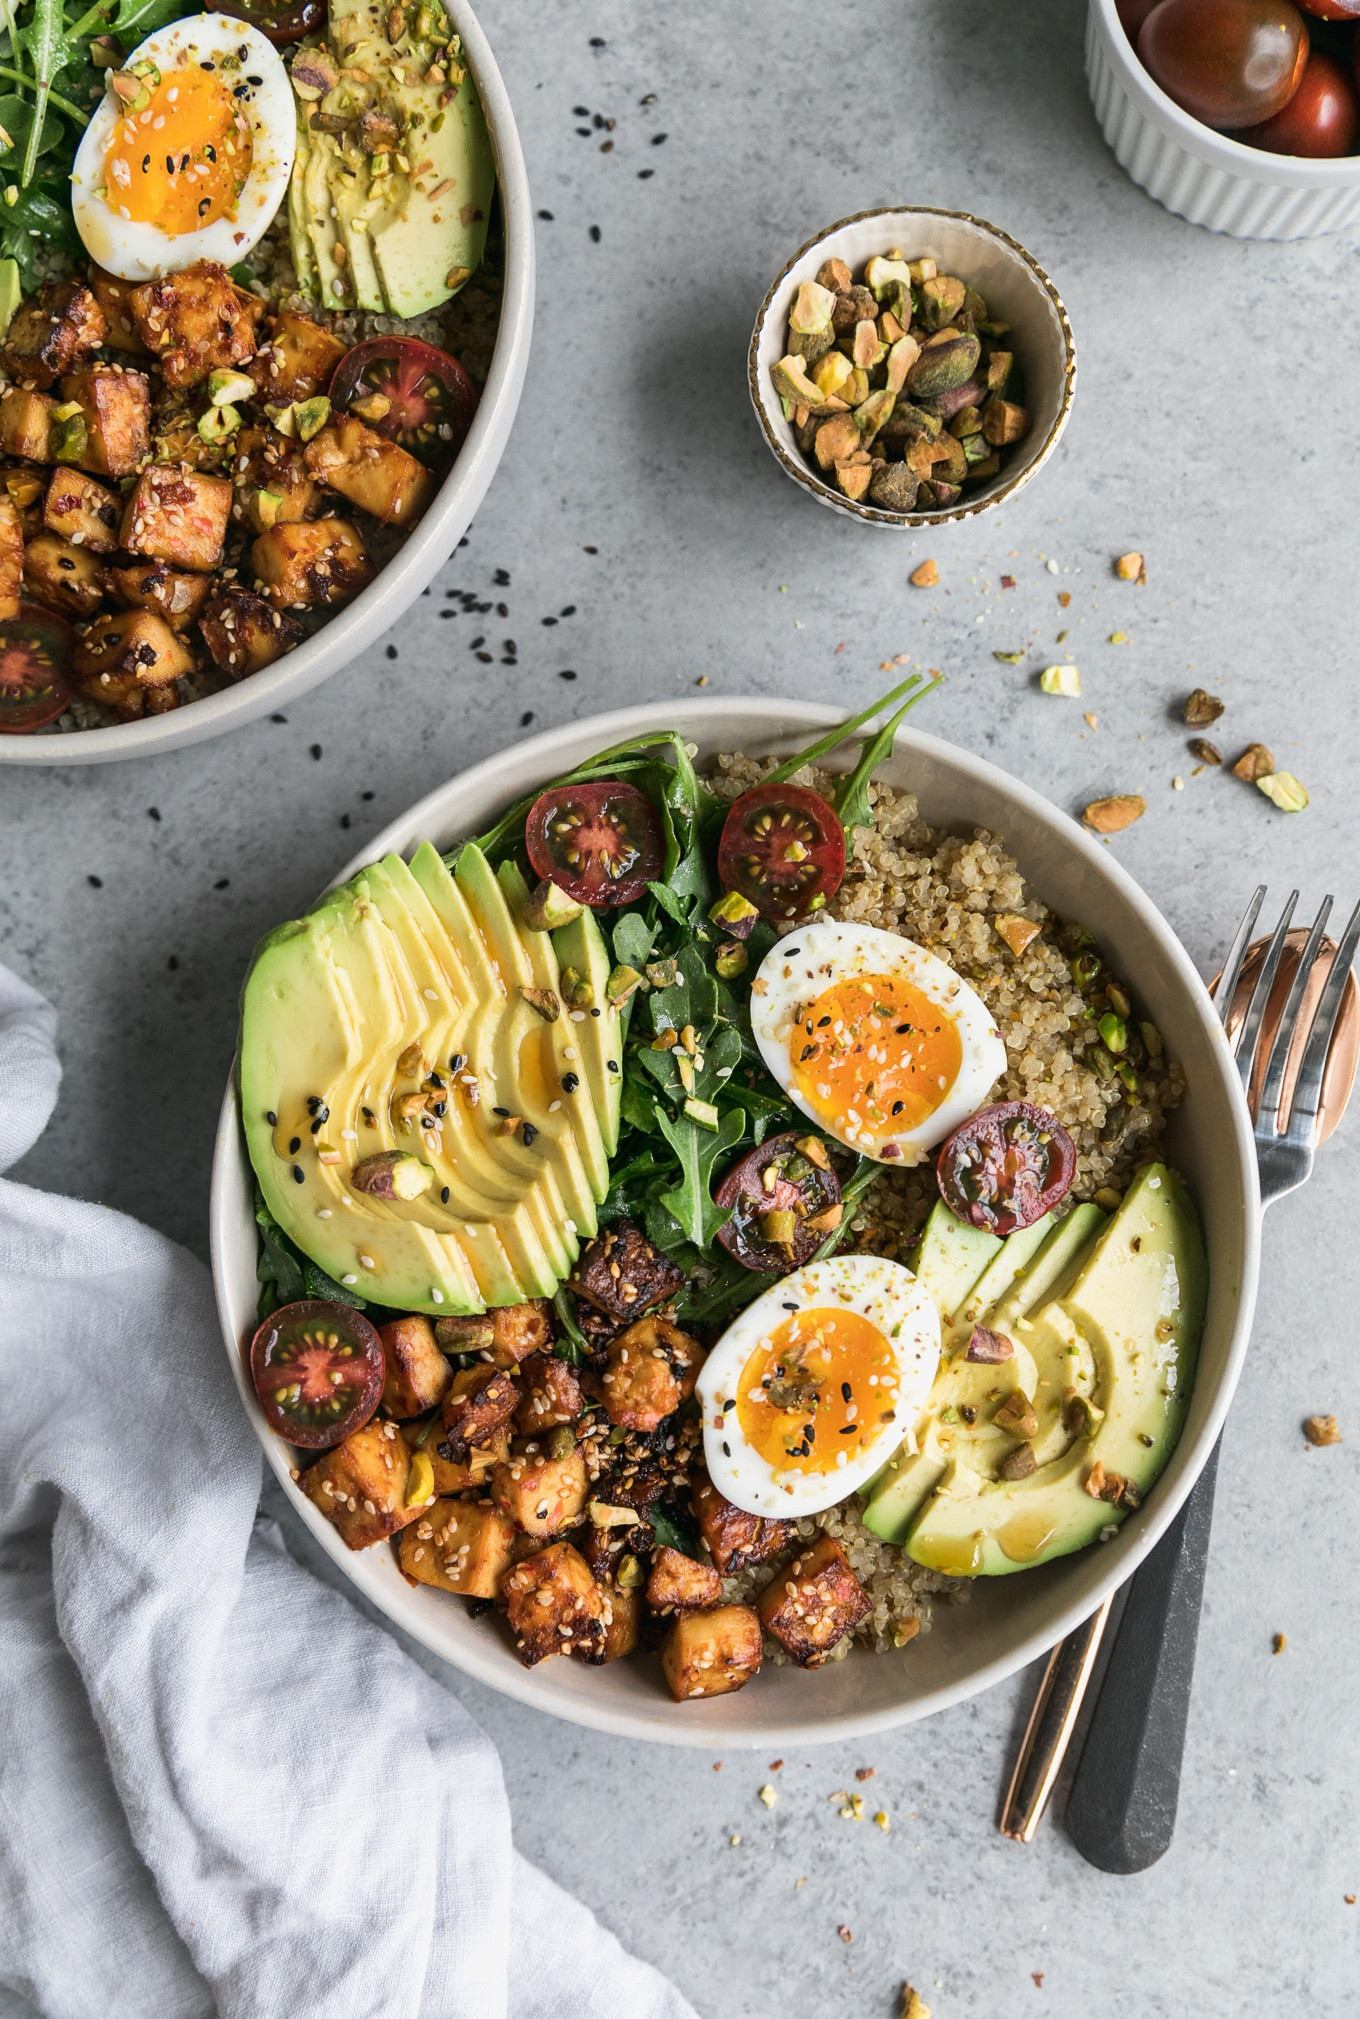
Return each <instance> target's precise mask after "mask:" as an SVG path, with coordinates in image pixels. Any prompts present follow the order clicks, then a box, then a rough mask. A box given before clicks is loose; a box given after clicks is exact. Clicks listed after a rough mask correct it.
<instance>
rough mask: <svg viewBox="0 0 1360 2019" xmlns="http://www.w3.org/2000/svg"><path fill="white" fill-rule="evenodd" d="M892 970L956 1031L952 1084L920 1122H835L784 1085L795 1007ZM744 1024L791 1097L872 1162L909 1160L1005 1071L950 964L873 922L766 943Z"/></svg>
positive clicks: (1002, 1051)
mask: <svg viewBox="0 0 1360 2019" xmlns="http://www.w3.org/2000/svg"><path fill="white" fill-rule="evenodd" d="M889 974H890V975H895V976H897V977H898V978H899V979H900V980H901V981H904V982H908V983H910V984H911V986H912V987H913V988H917V989H919V990H920V991H921V994H922V995H923V996H925V997H926V999H927V1000H928V1001H930V1002H932V1003H935V1004H937V1005H938V1007H939V1008H940V1009H941V1010H942V1011H943V1013H944V1015H945V1017H946V1018H947V1020H948V1021H949V1022H950V1023H951V1024H953V1026H954V1028H955V1030H956V1031H957V1033H958V1037H959V1045H960V1049H961V1054H962V1056H961V1058H960V1061H959V1070H958V1073H957V1074H956V1076H955V1079H954V1083H953V1085H952V1086H950V1087H949V1088H947V1089H946V1090H945V1096H944V1099H943V1100H942V1101H941V1102H940V1105H939V1106H938V1107H937V1108H935V1109H934V1110H933V1111H932V1112H931V1113H930V1114H929V1115H927V1116H926V1117H925V1119H924V1121H921V1122H918V1123H917V1124H916V1126H915V1127H914V1128H910V1129H902V1130H899V1131H898V1132H897V1133H895V1134H879V1133H877V1132H876V1131H873V1130H869V1129H866V1130H865V1132H864V1134H863V1136H862V1137H861V1136H860V1135H859V1133H858V1132H857V1131H856V1130H855V1128H854V1124H853V1123H848V1122H847V1123H846V1124H844V1125H840V1124H838V1123H836V1122H833V1121H830V1120H828V1119H827V1118H826V1117H825V1116H824V1115H820V1114H818V1112H817V1111H816V1109H815V1108H813V1107H812V1106H811V1105H810V1104H809V1103H808V1102H807V1101H806V1100H804V1098H803V1097H802V1095H801V1094H800V1093H799V1091H798V1090H797V1088H796V1087H795V1086H794V1084H793V1062H792V1058H791V1054H790V1039H791V1037H792V1036H793V1034H794V1032H795V1029H796V1025H797V1017H798V1011H799V1008H800V1007H801V1006H802V1005H804V1004H806V1003H810V1002H812V1001H814V1000H815V999H816V997H818V996H820V995H821V994H822V993H823V991H824V990H826V989H828V988H831V987H833V986H834V985H835V984H836V983H837V982H839V981H844V980H847V979H850V978H853V977H854V976H855V975H889ZM751 1029H752V1031H753V1033H754V1035H755V1041H756V1043H757V1045H758V1046H759V1047H760V1055H761V1057H762V1058H763V1059H764V1061H765V1063H766V1065H767V1066H768V1067H769V1069H770V1072H771V1074H772V1075H773V1077H774V1078H775V1079H776V1080H777V1081H778V1082H779V1085H780V1086H781V1087H782V1088H783V1090H784V1092H785V1094H786V1095H787V1097H788V1099H789V1100H790V1101H792V1102H793V1104H794V1106H795V1107H797V1108H801V1110H802V1112H803V1113H804V1114H805V1115H806V1116H807V1117H808V1118H809V1120H810V1121H813V1122H815V1123H816V1124H817V1126H818V1128H819V1129H824V1130H825V1131H826V1133H827V1134H828V1135H832V1136H835V1137H836V1138H837V1139H838V1140H839V1141H841V1142H843V1143H844V1144H845V1145H846V1147H847V1148H848V1149H852V1150H856V1151H858V1153H859V1154H860V1156H863V1157H873V1158H875V1159H877V1161H878V1162H879V1163H894V1162H901V1163H904V1164H907V1163H919V1162H920V1161H921V1159H922V1157H923V1155H924V1153H925V1152H926V1151H927V1150H930V1149H933V1148H934V1146H935V1144H937V1143H942V1142H943V1141H944V1139H945V1137H946V1136H947V1135H949V1134H950V1132H951V1131H952V1130H954V1129H956V1128H957V1127H958V1126H959V1124H960V1122H964V1121H967V1119H968V1117H969V1115H971V1114H974V1113H975V1112H976V1111H977V1109H978V1108H980V1107H981V1106H982V1105H983V1103H984V1102H985V1101H986V1099H987V1095H988V1094H989V1092H990V1091H991V1089H992V1087H993V1085H994V1084H995V1082H996V1081H997V1080H998V1079H999V1078H1000V1077H1001V1075H1002V1073H1004V1072H1005V1070H1006V1047H1005V1045H1004V1044H1003V1043H1002V1041H1001V1033H1000V1032H999V1031H998V1029H997V1027H996V1024H995V1022H994V1020H993V1018H992V1013H991V1011H990V1010H989V1009H988V1008H987V1006H986V1004H985V1003H984V1002H983V1001H982V999H981V997H980V996H978V995H977V994H976V993H975V992H974V990H972V989H971V988H969V986H968V984H967V982H966V981H964V980H963V979H962V978H961V976H959V975H957V974H955V972H954V970H953V968H952V967H948V966H947V965H946V964H945V962H944V961H942V960H939V959H937V958H936V956H935V955H934V954H933V953H928V952H927V951H926V949H925V948H924V947H923V946H918V945H917V944H916V942H915V940H912V939H904V938H903V937H902V935H901V934H900V933H896V932H885V931H884V930H883V928H882V927H881V926H874V925H850V924H843V923H841V922H840V921H839V920H837V919H831V918H828V919H819V920H816V921H814V922H813V923H812V924H810V925H804V926H799V927H797V928H796V929H795V930H794V931H793V932H790V933H786V934H785V936H784V937H783V939H781V940H780V941H779V943H778V944H777V945H776V946H773V947H771V949H770V951H769V953H767V954H766V956H765V958H764V960H763V961H762V962H761V963H760V968H759V971H758V972H757V974H756V978H755V981H754V982H753V984H752V987H751Z"/></svg>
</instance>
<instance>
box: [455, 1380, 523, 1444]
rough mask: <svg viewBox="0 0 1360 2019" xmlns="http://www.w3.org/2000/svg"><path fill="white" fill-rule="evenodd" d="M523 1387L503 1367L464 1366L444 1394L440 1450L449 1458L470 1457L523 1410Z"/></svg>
mask: <svg viewBox="0 0 1360 2019" xmlns="http://www.w3.org/2000/svg"><path fill="white" fill-rule="evenodd" d="M519 1400H520V1390H519V1384H518V1382H516V1381H512V1380H511V1378H510V1376H509V1375H508V1374H503V1373H502V1372H501V1370H500V1368H499V1367H488V1366H487V1365H486V1363H485V1361H482V1362H481V1363H480V1364H479V1365H477V1366H475V1367H464V1368H463V1369H462V1371H461V1372H460V1373H457V1374H455V1375H454V1376H453V1377H452V1379H451V1380H450V1381H449V1384H448V1388H447V1391H446V1393H445V1395H444V1404H443V1416H444V1435H443V1436H442V1437H441V1438H440V1440H439V1444H440V1449H441V1451H442V1453H443V1455H444V1457H445V1458H453V1459H459V1458H466V1457H467V1455H468V1452H469V1451H470V1450H471V1449H472V1447H473V1445H475V1444H485V1443H486V1441H487V1439H488V1438H489V1437H494V1436H495V1435H496V1432H497V1431H498V1430H499V1429H500V1428H501V1426H502V1425H503V1424H506V1423H508V1422H509V1421H510V1418H511V1417H512V1416H513V1415H514V1413H515V1411H516V1409H518V1407H519Z"/></svg>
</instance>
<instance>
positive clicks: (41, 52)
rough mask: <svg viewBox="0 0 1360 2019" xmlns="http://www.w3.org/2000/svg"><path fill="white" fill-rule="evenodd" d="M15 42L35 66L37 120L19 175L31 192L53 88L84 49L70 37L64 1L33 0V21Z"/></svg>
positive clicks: (17, 33)
mask: <svg viewBox="0 0 1360 2019" xmlns="http://www.w3.org/2000/svg"><path fill="white" fill-rule="evenodd" d="M11 39H12V40H13V41H14V42H16V43H17V44H18V45H19V47H20V49H22V50H23V52H24V54H25V55H26V56H27V58H28V60H29V62H30V63H31V64H32V66H33V119H32V123H31V124H30V126H29V130H28V138H27V140H26V141H25V144H24V160H23V167H22V169H21V171H20V174H19V181H20V184H21V186H22V187H23V188H24V189H27V188H28V185H29V183H30V182H32V180H33V175H34V171H35V170H36V168H37V166H38V153H39V149H40V148H41V146H42V136H43V128H44V126H45V125H46V123H47V101H48V99H49V98H50V96H51V94H52V87H53V85H54V84H55V83H56V81H57V78H58V76H59V75H60V74H61V72H62V71H63V70H65V69H66V68H67V66H68V65H69V64H71V63H74V62H75V61H76V58H77V57H78V56H79V54H80V49H79V46H78V44H77V43H75V42H73V41H71V40H70V39H69V37H68V36H67V33H66V16H65V15H64V14H63V12H62V7H61V0H33V18H32V20H31V21H30V22H29V23H28V24H27V25H26V26H25V27H23V28H16V29H15V30H14V32H13V36H12V38H11Z"/></svg>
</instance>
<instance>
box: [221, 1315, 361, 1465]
mask: <svg viewBox="0 0 1360 2019" xmlns="http://www.w3.org/2000/svg"><path fill="white" fill-rule="evenodd" d="M250 1378H251V1380H252V1381H253V1382H254V1383H255V1393H256V1394H257V1395H258V1396H259V1398H260V1407H261V1409H262V1410H263V1411H264V1414H265V1420H266V1422H267V1423H268V1424H269V1427H270V1429H271V1430H277V1431H278V1433H279V1436H280V1437H286V1438H287V1439H288V1442H289V1443H290V1444H300V1445H302V1446H303V1447H304V1448H305V1449H306V1450H308V1451H329V1450H330V1448H331V1446H332V1445H334V1444H340V1443H342V1442H343V1441H344V1439H345V1438H346V1437H348V1436H349V1434H350V1432H351V1431H352V1430H359V1429H361V1428H362V1426H363V1425H364V1424H365V1423H367V1421H368V1419H369V1417H370V1416H371V1415H372V1414H373V1412H374V1410H375V1409H376V1408H377V1406H378V1403H379V1400H380V1399H381V1396H382V1386H383V1349H382V1340H381V1339H380V1338H379V1337H378V1335H377V1332H376V1331H375V1330H374V1328H373V1326H372V1325H370V1324H369V1322H368V1320H367V1318H365V1317H364V1316H363V1314H362V1312H360V1311H352V1310H351V1309H350V1307H349V1306H348V1304H328V1303H326V1302H325V1301H324V1300H323V1299H322V1298H320V1297H310V1298H307V1299H306V1300H305V1301H304V1302H303V1303H301V1304H282V1305H280V1307H279V1309H278V1310H277V1311H271V1312H270V1314H269V1316H268V1317H267V1318H266V1319H265V1321H264V1323H263V1325H261V1327H260V1329H259V1331H258V1332H257V1333H256V1334H255V1337H254V1339H253V1340H252V1341H251V1344H250Z"/></svg>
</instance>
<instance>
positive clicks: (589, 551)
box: [581, 547, 600, 554]
mask: <svg viewBox="0 0 1360 2019" xmlns="http://www.w3.org/2000/svg"><path fill="white" fill-rule="evenodd" d="M599 551H600V550H599V548H598V547H582V549H581V552H582V553H583V554H598V553H599Z"/></svg>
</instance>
